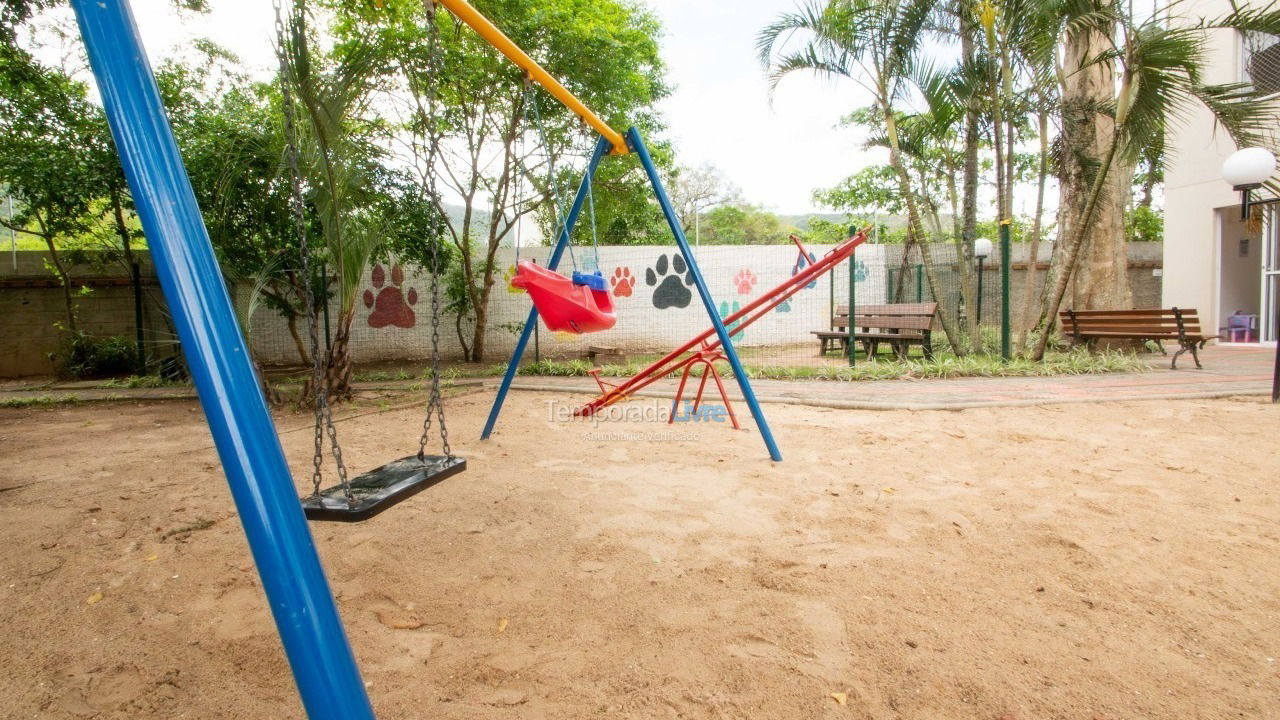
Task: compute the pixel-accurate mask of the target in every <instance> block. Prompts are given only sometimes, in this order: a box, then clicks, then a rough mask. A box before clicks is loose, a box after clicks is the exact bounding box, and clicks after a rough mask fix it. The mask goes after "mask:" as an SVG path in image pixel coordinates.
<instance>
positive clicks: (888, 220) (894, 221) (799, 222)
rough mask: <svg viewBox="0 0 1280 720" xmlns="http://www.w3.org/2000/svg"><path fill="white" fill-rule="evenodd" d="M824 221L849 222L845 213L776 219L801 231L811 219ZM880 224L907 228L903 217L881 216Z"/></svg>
mask: <svg viewBox="0 0 1280 720" xmlns="http://www.w3.org/2000/svg"><path fill="white" fill-rule="evenodd" d="M949 217H950V216H944V217H943V218H942V221H943V222H944V223H945V222H948V220H949ZM815 218H816V219H819V220H826V221H827V222H833V223H846V222H849V216H848V215H846V214H845V213H809V214H807V215H779V216H778V219H779V220H781V221H782V223H783V224H785V225H794V226H795V227H798V228H800V229H801V230H808V229H809V221H810V220H813V219H815ZM868 219H870V218H868ZM879 220H880V224H881V225H884V226H885V227H887V228H888V229H890V230H901V229H903V228H905V227H906V226H907V218H906V216H905V215H881V216H880V218H879Z"/></svg>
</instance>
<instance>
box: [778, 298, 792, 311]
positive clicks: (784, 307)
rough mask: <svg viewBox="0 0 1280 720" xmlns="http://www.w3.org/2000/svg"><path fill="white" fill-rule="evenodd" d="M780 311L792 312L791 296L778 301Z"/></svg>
mask: <svg viewBox="0 0 1280 720" xmlns="http://www.w3.org/2000/svg"><path fill="white" fill-rule="evenodd" d="M778 312H780V313H784V312H791V298H787V299H786V300H783V301H782V302H780V303H778Z"/></svg>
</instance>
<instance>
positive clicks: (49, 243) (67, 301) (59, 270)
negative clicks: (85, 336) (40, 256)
mask: <svg viewBox="0 0 1280 720" xmlns="http://www.w3.org/2000/svg"><path fill="white" fill-rule="evenodd" d="M41 237H43V238H44V244H45V247H47V248H49V262H51V263H53V271H54V274H56V275H57V276H58V280H60V281H61V282H62V304H63V307H64V310H65V312H66V314H67V326H66V328H64V329H65V330H66V331H67V332H71V333H74V332H76V330H77V328H76V303H75V300H74V299H73V298H72V295H71V275H70V274H68V273H67V267H66V266H65V265H63V264H62V258H61V257H60V256H59V255H58V248H57V246H56V245H54V242H53V238H51V237H49V236H48V235H42V236H41Z"/></svg>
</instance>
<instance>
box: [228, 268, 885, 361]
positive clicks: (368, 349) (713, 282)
mask: <svg viewBox="0 0 1280 720" xmlns="http://www.w3.org/2000/svg"><path fill="white" fill-rule="evenodd" d="M828 249H829V247H828V246H814V247H811V248H810V250H811V251H812V252H813V253H814V254H816V255H818V256H819V257H820V256H821V255H822V254H823V253H825V252H826V251H827V250H828ZM549 251H550V248H546V247H539V248H527V249H524V250H522V251H521V257H522V259H528V258H536V259H537V260H538V262H539V263H540V264H545V261H546V257H547V255H548V253H549ZM884 251H885V248H884V247H880V246H870V245H864V246H862V247H860V248H859V249H858V252H857V260H858V262H860V263H862V265H863V266H864V269H865V272H866V275H867V277H869V278H878V277H882V276H883V274H884V273H883V270H884ZM575 252H576V254H577V259H578V263H579V265H580V266H585V264H586V261H587V258H588V257H591V255H592V253H591V250H590V248H583V247H577V248H576V249H575ZM678 254H679V253H678V251H677V249H676V247H675V245H674V244H671V245H658V246H617V247H602V248H600V267H601V270H602V271H603V272H604V273H605V275H606V276H607V277H610V278H611V279H613V278H628V279H629V280H630V282H629V283H628V282H627V281H622V282H621V283H618V282H614V283H613V292H614V297H615V304H616V306H617V315H618V323H617V325H616V326H615V327H614V328H613V329H612V330H609V331H606V332H601V333H593V334H590V335H570V334H566V333H552V332H549V331H547V329H546V327H545V326H544V327H543V328H542V329H541V333H540V341H541V347H542V354H543V355H550V356H559V355H576V354H580V353H582V352H583V351H585V350H586V348H587V346H588V345H607V346H613V347H617V348H618V349H619V350H623V351H633V352H634V351H649V352H652V351H658V350H663V349H670V348H674V347H675V346H676V345H677V344H679V343H680V342H682V341H684V340H687V339H689V338H691V337H693V336H694V335H696V334H697V333H699V332H701V331H703V330H705V329H706V328H708V327H710V326H711V323H710V320H709V319H708V317H707V313H706V310H705V308H704V307H703V305H702V303H701V301H700V300H699V298H698V295H697V291H696V288H695V287H694V286H692V285H689V284H687V283H686V282H685V280H684V279H683V277H679V276H678V275H677V273H676V272H675V270H674V266H673V263H674V261H673V258H674V257H675V256H677V255H678ZM695 255H696V257H697V259H698V264H699V267H700V268H701V270H702V273H703V276H704V277H705V278H706V281H707V285H708V286H709V288H710V290H711V294H712V297H714V298H715V301H716V304H717V310H719V311H721V312H722V314H729V313H732V312H734V311H735V310H737V309H738V308H739V307H741V306H742V305H745V304H747V303H748V302H750V301H752V300H754V299H756V298H759V297H760V296H761V295H762V294H763V293H764V292H765V291H767V290H768V289H770V288H772V287H774V286H776V285H778V284H779V283H781V282H782V281H783V280H784V279H786V278H787V277H790V275H791V273H792V269H793V267H794V264H795V261H796V259H797V256H798V253H797V250H796V248H795V247H794V246H790V245H770V246H754V245H753V246H723V245H720V246H707V247H703V248H701V249H699V250H696V251H695ZM498 257H499V263H498V266H499V267H503V268H509V269H513V268H514V264H515V250H514V249H509V248H503V249H501V250H500V251H499V254H498ZM660 257H661V258H665V265H666V273H665V274H660V273H658V272H657V268H658V267H659V265H660V264H661V261H660V260H659V258H660ZM572 267H573V266H572V264H571V263H570V261H569V258H568V256H567V255H566V256H565V258H564V260H563V261H562V262H561V266H560V269H561V271H564V272H568V271H569V270H571V269H572ZM650 273H652V277H653V281H654V282H653V284H652V285H651V284H649V282H648V280H649V277H650ZM382 275H383V277H382V283H381V284H378V283H377V282H375V280H374V271H373V270H372V269H371V271H370V273H369V275H368V276H367V277H366V279H365V282H364V283H363V288H364V289H365V290H362V298H361V300H359V301H358V302H357V305H356V316H355V323H354V326H353V334H352V352H353V355H354V357H355V360H356V361H357V362H376V361H379V360H401V359H405V358H421V357H427V356H429V353H430V344H429V342H430V315H429V312H430V277H429V276H425V277H424V276H418V275H415V274H412V273H405V275H404V277H403V280H402V282H401V283H400V285H399V286H397V285H396V284H395V283H394V282H393V277H392V273H391V272H390V270H389V269H388V268H383V270H382ZM508 277H509V276H508ZM842 277H846V278H847V277H848V276H847V275H843V276H842ZM507 279H508V278H506V277H499V278H498V281H499V284H498V286H496V287H494V289H493V293H492V296H491V298H490V303H489V312H490V315H489V322H488V328H489V330H488V333H487V335H486V339H485V342H486V352H485V360H486V361H491V362H505V361H506V360H507V359H508V357H509V356H510V353H511V350H512V348H513V347H514V345H515V339H516V335H517V333H518V327H519V324H520V323H523V322H524V320H525V318H526V317H527V315H528V312H529V307H530V303H529V299H528V296H527V295H525V294H524V293H523V292H520V291H515V292H513V291H511V290H510V289H509V286H508V284H507V282H506V280H507ZM829 282H830V279H829V278H825V277H824V278H823V279H821V280H820V281H819V282H818V283H817V286H816V287H814V288H812V289H806V290H802V291H801V292H799V293H798V294H796V295H795V296H794V297H792V298H791V300H790V301H789V302H788V303H787V304H785V305H783V306H780V307H779V308H778V309H777V310H775V311H774V312H772V313H770V314H769V315H767V316H765V317H763V318H761V319H760V320H759V321H757V322H756V323H755V324H753V325H751V326H750V327H749V328H747V329H746V330H744V331H743V332H742V334H741V335H740V336H739V337H738V344H739V345H740V346H752V345H762V344H768V345H785V344H790V343H812V342H813V336H812V335H811V334H810V332H811V331H813V330H816V329H820V328H825V327H827V326H828V325H829V323H830V307H829V305H830V295H829V288H828V284H829ZM845 282H847V281H845ZM628 288H629V289H630V294H627V292H626V291H627V289H628ZM659 288H663V290H662V292H661V293H659ZM410 290H413V291H414V293H413V295H410ZM365 291H367V293H368V294H367V295H364V293H365ZM883 293H884V286H883V283H878V282H867V283H866V284H865V285H860V286H859V288H858V302H859V303H880V302H884V301H885V300H884V297H883ZM657 295H661V298H662V299H664V300H665V299H667V298H668V295H670V296H672V297H673V298H674V299H675V300H678V301H679V303H677V306H672V307H664V308H659V307H657V306H656V304H655V302H656V303H657V304H666V303H665V302H662V301H660V300H656V299H655V296H657ZM366 297H367V298H371V299H372V301H373V305H372V307H370V306H368V305H367V304H366V302H365V298H366ZM239 300H240V301H241V302H243V301H244V300H245V298H243V297H241V298H239ZM410 300H413V301H414V302H413V303H412V304H410V302H409V301H410ZM842 301H843V300H842ZM383 303H387V304H388V306H392V305H397V306H398V305H407V306H408V309H409V310H411V311H412V325H411V326H410V327H400V326H398V325H396V324H390V325H384V326H383V327H374V325H376V324H381V322H380V320H379V316H378V308H379V306H380V305H381V304H383ZM681 303H682V304H681ZM400 318H401V320H402V322H408V319H409V315H408V314H402V315H401V316H400ZM445 323H446V324H445V326H444V327H442V328H441V334H440V339H441V347H442V352H444V353H445V354H446V356H449V357H458V356H460V354H461V347H460V345H459V342H458V337H457V333H456V331H455V329H454V327H453V322H452V316H446V319H445ZM504 325H505V326H507V328H508V329H504V328H503V326H504ZM299 331H300V332H302V333H304V337H305V332H306V329H305V327H303V328H300V329H299ZM250 338H251V342H252V343H253V348H254V352H255V354H257V356H258V357H259V358H260V359H261V361H262V362H264V363H265V364H268V365H274V364H292V363H296V362H297V353H296V352H295V350H294V348H293V343H292V341H291V339H290V336H289V333H288V331H287V330H286V327H285V324H284V322H283V320H281V318H280V317H279V316H278V315H276V313H275V312H274V311H272V310H271V309H269V308H265V307H264V308H260V309H259V310H258V311H257V312H256V313H255V316H254V319H253V324H252V330H251V332H250ZM467 340H468V342H470V335H469V333H468V334H467ZM529 354H530V356H532V349H530V353H529Z"/></svg>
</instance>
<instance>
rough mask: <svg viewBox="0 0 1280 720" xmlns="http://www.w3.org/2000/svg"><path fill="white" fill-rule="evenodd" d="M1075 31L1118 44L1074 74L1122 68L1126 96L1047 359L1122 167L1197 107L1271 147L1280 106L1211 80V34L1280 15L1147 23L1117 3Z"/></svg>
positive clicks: (1072, 247) (1044, 339)
mask: <svg viewBox="0 0 1280 720" xmlns="http://www.w3.org/2000/svg"><path fill="white" fill-rule="evenodd" d="M1067 25H1068V32H1069V33H1095V34H1096V33H1101V34H1104V36H1105V37H1111V36H1112V33H1111V29H1112V28H1113V27H1114V28H1117V29H1118V32H1116V33H1115V35H1117V36H1118V37H1116V39H1115V41H1114V42H1110V43H1109V44H1108V46H1107V47H1106V48H1105V49H1104V50H1103V51H1102V52H1100V53H1098V54H1096V55H1093V56H1091V57H1088V58H1085V59H1084V60H1082V61H1081V62H1080V64H1079V65H1078V66H1077V67H1076V68H1069V70H1070V71H1072V72H1080V71H1085V70H1088V69H1089V68H1090V67H1092V66H1095V65H1107V64H1110V65H1112V66H1114V67H1116V68H1117V69H1118V72H1119V77H1118V82H1117V86H1118V91H1117V92H1116V94H1115V98H1114V102H1112V103H1111V104H1110V105H1109V107H1107V108H1105V109H1104V110H1105V113H1106V115H1107V116H1108V117H1110V118H1111V123H1110V133H1109V137H1108V138H1107V139H1106V147H1105V150H1104V152H1103V154H1102V156H1101V158H1100V161H1099V163H1098V165H1097V168H1096V170H1095V172H1094V175H1093V178H1092V181H1091V184H1090V188H1089V194H1088V196H1087V198H1086V200H1085V203H1084V206H1083V209H1082V210H1081V213H1080V216H1079V217H1078V218H1076V219H1075V223H1074V225H1073V227H1072V228H1071V230H1070V234H1069V235H1068V236H1066V237H1060V238H1059V242H1060V243H1063V250H1062V256H1061V258H1060V263H1061V269H1060V271H1059V272H1058V273H1057V275H1056V277H1055V278H1054V283H1053V287H1052V290H1051V291H1050V293H1049V296H1048V298H1047V302H1046V304H1045V307H1044V308H1043V310H1042V315H1041V319H1040V327H1041V329H1042V332H1041V333H1040V336H1039V338H1038V339H1037V341H1036V345H1035V348H1034V350H1033V352H1032V357H1033V358H1034V359H1036V360H1039V359H1041V358H1042V357H1044V352H1045V348H1046V346H1047V343H1048V340H1049V332H1048V330H1049V328H1050V327H1052V324H1053V320H1054V318H1055V317H1056V316H1057V313H1058V309H1059V308H1060V307H1061V305H1062V299H1063V295H1064V294H1065V292H1066V288H1067V285H1068V283H1069V282H1070V279H1071V276H1072V274H1073V273H1074V272H1075V270H1076V266H1077V264H1078V263H1079V260H1080V258H1081V254H1082V250H1083V249H1084V248H1085V246H1086V244H1087V240H1088V238H1089V237H1090V234H1091V232H1092V229H1093V223H1094V220H1095V218H1096V217H1097V214H1098V211H1099V208H1100V206H1101V204H1102V196H1103V191H1104V188H1105V187H1106V186H1107V183H1108V181H1109V176H1110V174H1111V173H1112V172H1114V171H1115V169H1116V167H1118V166H1120V165H1121V164H1127V165H1128V166H1129V167H1132V166H1133V165H1134V164H1135V163H1136V162H1137V161H1138V159H1139V158H1141V157H1142V155H1143V154H1144V152H1145V151H1146V148H1149V147H1150V146H1151V145H1152V144H1154V143H1159V142H1162V140H1163V136H1164V130H1165V128H1167V127H1169V126H1170V125H1172V124H1173V123H1174V122H1176V121H1177V120H1178V119H1179V118H1180V116H1181V115H1182V113H1184V112H1185V111H1186V110H1187V109H1188V108H1190V107H1193V106H1194V105H1196V104H1201V105H1203V106H1204V107H1206V108H1208V109H1209V110H1210V111H1211V112H1212V113H1213V115H1214V117H1215V118H1216V120H1217V122H1218V124H1219V125H1221V126H1222V128H1223V129H1225V130H1226V131H1227V132H1228V133H1229V134H1230V135H1231V137H1232V139H1233V140H1235V142H1236V144H1237V145H1239V146H1241V147H1245V146H1248V145H1257V144H1268V143H1271V138H1272V135H1271V134H1270V133H1272V132H1274V126H1275V118H1276V115H1277V105H1276V103H1275V101H1274V99H1273V98H1269V97H1267V96H1265V95H1263V94H1262V93H1260V92H1257V91H1255V90H1253V89H1252V88H1251V87H1249V86H1248V85H1246V84H1244V83H1229V84H1225V85H1209V84H1206V83H1205V82H1204V81H1203V74H1204V73H1203V71H1204V67H1205V58H1206V43H1207V39H1208V36H1207V32H1206V31H1207V30H1213V29H1235V30H1258V31H1262V32H1268V33H1273V34H1274V33H1280V10H1272V9H1270V8H1267V9H1264V10H1240V11H1237V12H1234V13H1231V14H1230V15H1227V16H1226V17H1223V18H1219V19H1216V20H1205V21H1202V22H1199V23H1195V24H1184V25H1179V26H1171V24H1170V23H1169V21H1168V20H1167V19H1159V20H1157V19H1156V18H1152V19H1149V20H1146V21H1144V22H1141V23H1135V22H1133V19H1132V18H1131V17H1128V16H1126V15H1125V14H1123V13H1120V12H1118V11H1117V10H1116V8H1115V6H1114V5H1113V4H1112V3H1111V2H1110V1H1109V0H1100V2H1099V4H1096V5H1092V6H1084V7H1083V12H1079V13H1078V14H1077V15H1076V16H1074V17H1071V18H1069V19H1068V23H1067Z"/></svg>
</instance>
